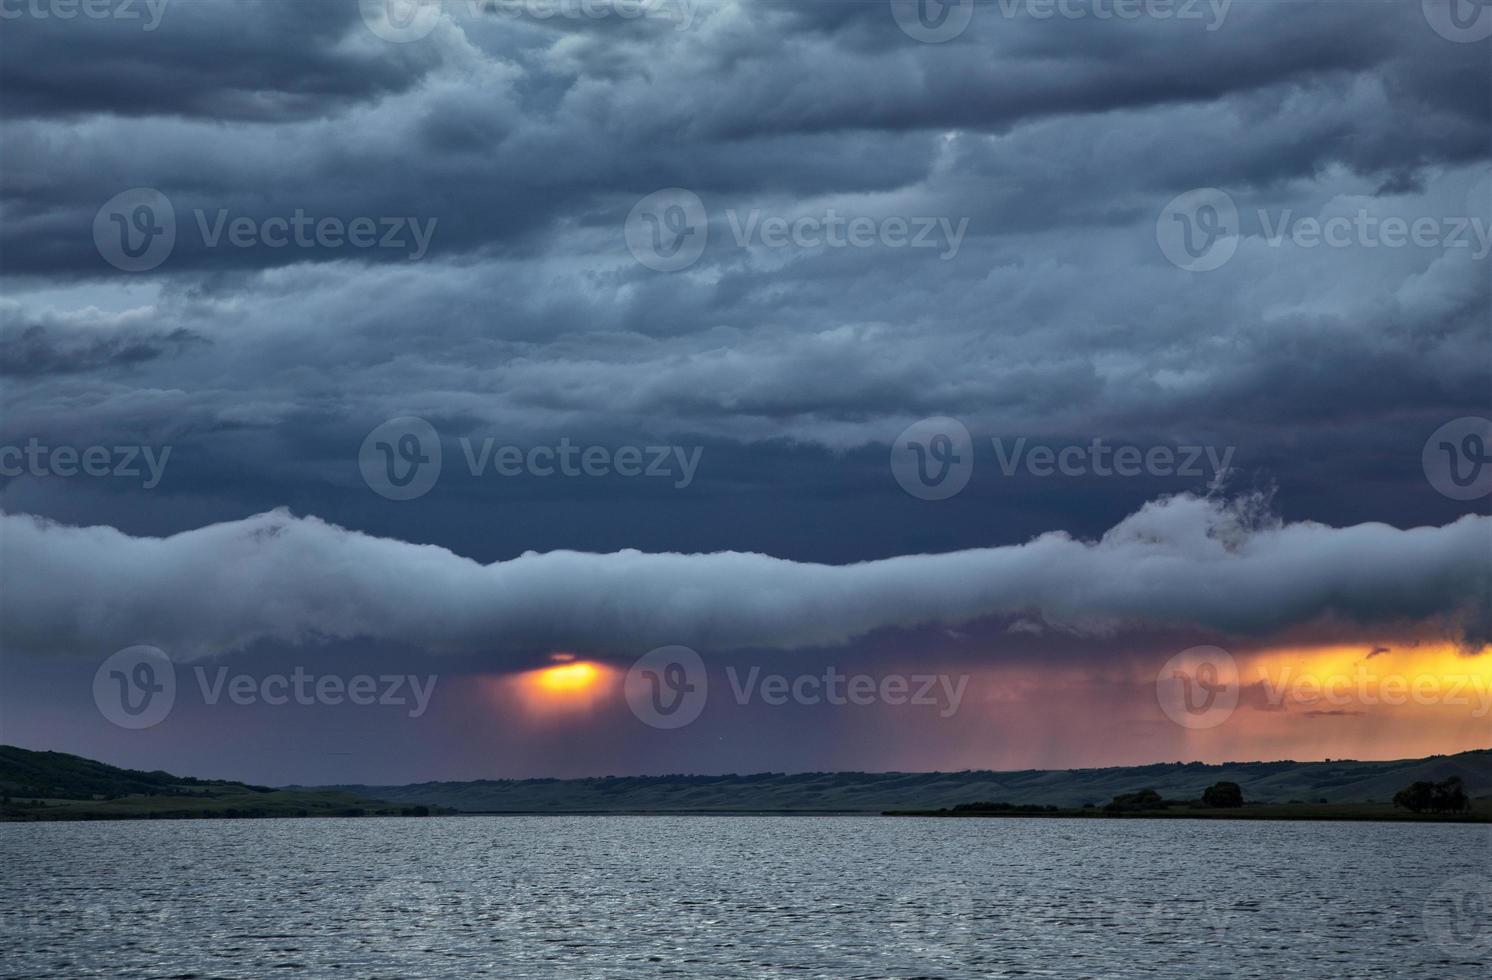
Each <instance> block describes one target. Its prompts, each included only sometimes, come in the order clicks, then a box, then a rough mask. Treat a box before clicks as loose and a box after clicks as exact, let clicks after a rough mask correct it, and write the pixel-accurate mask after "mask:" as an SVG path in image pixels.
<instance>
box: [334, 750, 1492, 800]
mask: <svg viewBox="0 0 1492 980" xmlns="http://www.w3.org/2000/svg"><path fill="white" fill-rule="evenodd" d="M1453 775H1456V776H1460V777H1461V778H1462V780H1463V782H1464V783H1465V785H1466V791H1467V793H1468V794H1469V795H1470V796H1472V797H1485V796H1492V749H1483V750H1480V751H1476V752H1465V753H1462V754H1460V755H1454V756H1433V757H1431V758H1428V759H1405V760H1399V761H1394V762H1350V761H1342V762H1238V763H1227V764H1225V765H1218V766H1208V765H1202V764H1201V763H1189V764H1181V763H1163V764H1158V765H1151V766H1129V767H1120V768H1112V769H1073V770H1026V771H1022V772H985V771H968V772H954V773H853V772H850V773H801V774H795V775H784V774H781V773H762V774H757V775H749V776H736V775H730V776H627V777H610V778H601V779H568V780H559V779H521V780H477V781H474V782H443V783H417V784H413V785H409V786H361V785H355V786H338V787H331V788H334V789H341V790H346V791H348V792H353V793H358V794H363V795H371V796H377V797H379V798H381V799H386V800H390V801H393V802H396V803H422V804H427V805H438V806H448V807H454V808H455V809H457V810H466V811H487V812H557V811H569V812H587V811H603V810H653V811H656V810H665V811H688V810H698V811H721V810H832V811H860V812H880V811H883V810H898V809H938V808H940V807H952V806H955V805H957V804H959V803H968V802H970V801H973V800H1009V801H1011V802H1017V803H1035V804H1043V805H1052V806H1059V807H1081V806H1082V805H1083V804H1085V803H1092V804H1095V805H1102V804H1104V803H1107V802H1108V801H1109V800H1111V799H1113V798H1114V797H1115V796H1118V795H1119V794H1121V793H1130V792H1134V791H1135V790H1137V789H1144V788H1151V789H1155V790H1157V791H1159V792H1160V794H1161V795H1162V796H1164V797H1166V798H1169V799H1194V798H1196V797H1197V796H1198V795H1199V794H1200V793H1201V791H1202V790H1203V789H1204V788H1205V787H1207V786H1210V785H1212V784H1213V783H1217V782H1220V781H1223V780H1227V781H1231V782H1236V783H1238V784H1239V785H1240V786H1242V787H1243V792H1244V796H1245V798H1246V799H1248V800H1250V801H1260V802H1273V803H1289V802H1291V801H1301V802H1307V803H1315V802H1317V801H1320V800H1325V801H1327V802H1329V803H1365V802H1373V801H1377V802H1382V803H1387V802H1388V801H1390V800H1391V799H1392V798H1393V795H1394V793H1396V792H1397V791H1399V790H1400V789H1403V788H1404V787H1405V786H1408V785H1409V784H1410V783H1412V782H1415V781H1416V780H1431V781H1435V782H1439V781H1441V780H1444V779H1445V778H1447V777H1448V776H1453Z"/></svg>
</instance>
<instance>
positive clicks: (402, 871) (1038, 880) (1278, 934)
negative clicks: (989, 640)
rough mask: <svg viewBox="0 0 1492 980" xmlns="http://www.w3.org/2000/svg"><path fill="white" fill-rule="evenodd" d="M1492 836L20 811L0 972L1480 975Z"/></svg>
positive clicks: (1301, 828) (1436, 829)
mask: <svg viewBox="0 0 1492 980" xmlns="http://www.w3.org/2000/svg"><path fill="white" fill-rule="evenodd" d="M1489 841H1492V837H1489V832H1488V829H1487V828H1485V827H1470V826H1446V825H1438V826H1437V825H1417V826H1401V825H1392V824H1307V823H1238V822H1229V823H1202V822H1198V821H1138V820H1126V821H1122V822H1119V821H1105V822H1099V821H1068V820H913V819H886V818H874V817H864V818H861V817H753V816H744V817H622V816H616V817H573V818H572V817H449V818H432V819H425V820H413V819H411V820H398V819H388V820H373V819H368V820H233V821H229V820H218V821H191V822H187V821H181V822H127V823H85V824H7V825H0V861H3V872H0V873H3V879H0V975H4V976H8V977H25V978H41V977H68V978H74V977H263V976H269V975H289V974H295V973H300V974H301V975H305V976H347V977H401V978H402V977H470V976H495V977H505V978H513V977H584V978H592V977H629V978H630V977H638V978H641V977H655V976H696V977H704V978H718V977H764V976H766V977H776V976H782V977H788V976H791V977H835V978H841V977H843V978H848V977H1008V976H1052V977H1141V976H1145V977H1152V976H1160V977H1186V978H1194V977H1201V976H1207V977H1269V978H1294V977H1322V978H1328V977H1329V978H1333V980H1335V978H1339V977H1354V978H1361V977H1396V978H1397V977H1421V976H1422V977H1462V976H1464V977H1476V978H1478V980H1485V978H1486V977H1488V976H1492V948H1489V946H1492V906H1485V905H1479V904H1478V901H1479V899H1480V898H1481V897H1483V896H1484V895H1485V892H1484V891H1483V892H1477V890H1476V886H1475V884H1474V883H1475V882H1479V881H1483V880H1484V879H1482V878H1480V877H1479V876H1480V875H1481V874H1484V873H1485V870H1486V865H1487V864H1488V856H1489V851H1488V844H1489ZM1467 876H1470V877H1469V878H1468V877H1467ZM1468 882H1472V883H1473V886H1471V887H1468Z"/></svg>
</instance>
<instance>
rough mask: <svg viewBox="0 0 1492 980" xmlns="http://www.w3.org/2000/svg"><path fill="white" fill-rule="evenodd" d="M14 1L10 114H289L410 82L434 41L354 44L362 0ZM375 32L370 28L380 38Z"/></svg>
mask: <svg viewBox="0 0 1492 980" xmlns="http://www.w3.org/2000/svg"><path fill="white" fill-rule="evenodd" d="M91 6H96V7H99V8H100V9H103V10H107V11H109V12H110V15H109V16H89V15H88V14H87V13H85V12H84V10H83V9H81V8H82V5H81V4H77V3H73V4H67V3H60V4H58V3H49V2H47V0H6V3H5V6H4V13H5V19H4V20H3V21H0V25H3V30H0V55H3V56H0V88H3V89H4V93H5V94H4V97H3V98H0V116H10V117H31V118H41V119H70V120H72V121H74V122H76V121H79V119H80V118H81V117H86V116H88V115H92V114H110V115H118V116H126V117H134V118H140V117H148V116H187V117H196V118H202V119H212V120H220V121H221V120H241V121H252V122H283V121H286V120H290V119H296V118H302V117H314V116H321V115H326V114H328V113H331V112H334V111H336V110H338V109H340V108H345V107H347V106H348V105H351V104H353V103H356V102H359V101H363V100H368V99H373V98H377V97H379V96H381V95H386V94H389V93H392V92H398V91H401V90H404V89H407V88H408V87H410V86H411V85H413V84H415V83H416V82H417V81H418V80H419V78H420V76H421V75H422V74H423V73H424V71H425V69H427V68H428V67H430V66H431V64H432V63H433V58H432V54H433V53H434V52H433V51H432V49H430V48H425V49H423V50H422V49H419V48H406V49H403V50H397V49H396V50H389V49H387V48H386V47H385V46H384V45H380V44H377V43H364V44H358V43H356V42H357V41H358V40H359V39H360V38H359V35H358V34H357V33H356V31H359V30H361V29H362V27H363V25H362V22H361V19H360V17H359V14H358V6H357V3H356V2H355V0H354V2H350V3H349V2H344V0H330V2H323V0H312V2H281V0H263V2H256V0H250V2H234V0H132V2H129V3H123V2H119V0H115V2H113V3H110V4H107V5H102V4H94V5H91ZM369 41H370V42H371V41H372V39H371V38H370V39H369Z"/></svg>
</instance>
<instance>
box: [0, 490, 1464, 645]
mask: <svg viewBox="0 0 1492 980" xmlns="http://www.w3.org/2000/svg"><path fill="white" fill-rule="evenodd" d="M1256 506H1257V501H1255V502H1253V503H1248V504H1239V505H1234V506H1225V505H1223V504H1221V503H1219V502H1217V501H1214V500H1207V499H1200V498H1195V497H1188V496H1180V497H1173V498H1169V499H1165V500H1161V501H1157V502H1154V503H1152V504H1149V505H1147V506H1146V507H1144V508H1143V509H1142V510H1140V511H1139V512H1138V513H1136V514H1134V515H1132V516H1131V517H1129V518H1128V519H1126V520H1124V521H1123V522H1121V523H1120V524H1118V525H1117V526H1115V527H1114V528H1113V529H1112V530H1110V531H1109V532H1108V533H1107V534H1105V535H1104V536H1103V537H1102V538H1101V539H1100V540H1097V541H1092V542H1085V541H1080V540H1076V539H1074V538H1072V537H1071V536H1069V535H1067V534H1064V533H1060V532H1058V533H1052V534H1047V535H1043V536H1041V537H1039V538H1037V539H1035V540H1033V541H1030V542H1028V543H1026V544H1022V545H1015V546H1006V547H997V548H982V549H974V550H968V551H961V552H955V553H951V554H940V555H907V556H902V557H897V558H891V559H885V560H881V561H873V562H864V563H858V564H853V565H847V566H827V565H815V564H806V563H799V562H793V561H786V560H782V559H778V558H773V557H770V556H767V555H761V554H741V553H720V554H697V555H687V554H643V553H640V552H635V551H625V552H619V553H615V554H606V555H601V554H583V553H576V552H554V553H549V554H527V555H523V556H521V557H518V558H514V559H511V560H509V561H503V562H496V563H493V564H490V565H482V564H479V563H477V562H475V561H472V560H470V559H467V558H463V557H460V556H458V555H455V554H452V553H451V552H450V551H447V550H445V549H443V548H439V547H434V546H430V545H415V544H409V543H406V542H402V541H395V540H388V539H382V538H375V537H371V536H369V535H366V534H360V533H357V532H353V531H348V530H345V529H343V528H340V527H336V526H335V525H332V524H328V523H326V522H324V521H320V520H317V519H315V518H300V517H294V516H291V515H290V514H288V513H285V512H283V511H279V512H274V513H269V514H261V515H259V516H257V517H253V518H250V519H248V520H243V521H236V522H233V523H228V524H220V525H214V526H211V527H204V528H201V529H198V530H194V531H190V532H185V533H182V534H177V535H173V536H171V537H169V538H132V537H128V536H126V535H124V534H121V533H120V532H118V531H116V530H114V529H112V528H101V527H91V528H78V527H64V526H60V525H56V524H51V523H47V522H43V521H40V520H37V519H35V518H31V517H26V516H19V515H6V516H5V517H4V525H3V527H4V542H5V554H4V559H5V560H4V562H3V569H4V571H3V573H0V574H3V580H0V581H3V585H4V590H3V592H4V606H3V614H4V619H5V623H6V643H7V645H8V646H9V647H11V648H14V649H17V650H26V651H32V652H52V653H64V652H78V653H88V654H96V653H97V652H98V651H99V650H101V649H106V648H110V647H123V646H128V645H131V644H134V643H142V642H143V643H152V644H155V645H158V646H161V647H163V648H165V649H167V650H169V651H171V653H172V654H173V655H175V656H179V657H182V658H192V657H201V656H208V655H212V654H215V653H223V652H228V651H232V650H236V649H241V648H244V647H247V646H250V645H252V644H255V643H257V642H261V641H279V642H289V643H305V642H316V641H322V640H336V639H367V640H374V641H384V642H393V643H397V644H404V645H409V646H412V647H417V648H421V649H426V650H431V651H462V652H484V653H488V654H490V655H491V656H492V657H493V658H494V659H496V660H498V661H501V660H503V659H504V658H505V657H508V656H512V655H514V654H516V653H518V652H520V651H529V650H532V649H534V648H536V647H537V648H541V649H542V648H550V649H580V650H585V651H605V652H631V653H634V654H636V653H640V652H642V651H644V650H646V649H648V648H650V647H655V646H661V645H666V644H672V643H683V644H686V645H691V646H695V647H698V648H700V649H702V650H729V649H737V648H745V647H765V648H793V647H809V646H821V645H829V644H838V643H843V642H845V641H847V640H849V639H851V638H854V637H857V636H861V635H863V634H866V633H868V632H871V631H873V630H877V629H881V628H885V627H912V626H919V625H924V624H944V625H956V624H960V623H966V622H969V621H972V620H976V619H981V618H985V617H994V616H1015V615H1020V616H1023V617H1027V618H1028V619H1029V618H1032V617H1034V618H1037V619H1039V620H1041V621H1044V622H1045V623H1047V624H1050V625H1052V626H1056V627H1059V628H1065V629H1070V630H1077V631H1099V632H1112V631H1115V630H1120V629H1124V628H1126V627H1132V626H1140V625H1143V626H1156V625H1161V626H1193V627H1200V628H1205V629H1210V630H1216V631H1222V632H1226V633H1239V634H1267V633H1270V632H1274V631H1280V630H1284V629H1287V628H1289V627H1292V626H1298V625H1304V624H1309V623H1312V622H1315V621H1319V620H1321V619H1323V618H1328V617H1329V618H1335V619H1337V620H1339V621H1341V622H1343V623H1350V624H1357V625H1366V626H1372V625H1375V624H1378V625H1388V624H1403V623H1405V622H1417V623H1422V624H1430V625H1431V626H1433V628H1434V629H1435V630H1437V631H1439V632H1441V633H1454V634H1457V635H1459V636H1461V637H1462V638H1464V639H1466V640H1468V641H1471V642H1473V643H1478V644H1479V643H1484V642H1486V641H1487V639H1488V632H1487V628H1488V624H1489V622H1492V620H1489V616H1488V595H1489V585H1492V582H1489V574H1492V573H1489V565H1488V561H1487V559H1488V555H1489V549H1492V519H1489V518H1482V517H1472V516H1468V517H1466V518H1463V519H1462V520H1460V521H1457V522H1456V523H1454V524H1451V525H1448V526H1445V527H1440V528H1416V529H1413V530H1407V531H1404V530H1398V529H1395V528H1392V527H1388V526H1386V525H1381V524H1379V525H1373V524H1367V525H1360V526H1357V527H1349V528H1330V527H1325V526H1322V525H1319V524H1312V523H1296V524H1282V523H1279V522H1277V521H1268V520H1266V521H1261V520H1260V519H1259V518H1260V515H1259V514H1258V513H1257V512H1256V509H1255V508H1256Z"/></svg>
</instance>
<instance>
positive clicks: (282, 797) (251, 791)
mask: <svg viewBox="0 0 1492 980" xmlns="http://www.w3.org/2000/svg"><path fill="white" fill-rule="evenodd" d="M430 812H433V811H432V809H431V808H429V807H424V806H421V805H418V804H392V803H388V802H385V801H381V800H371V799H367V798H365V797H363V796H360V795H358V794H354V793H348V792H343V791H337V790H302V789H293V790H281V789H271V788H269V787H267V786H249V785H246V784H244V783H234V782H229V781H226V780H220V779H193V778H191V777H188V776H173V775H171V774H170V773H167V772H160V771H156V772H141V771H139V770H134V769H119V768H116V767H115V766H110V765H105V764H104V763H102V762H95V761H93V760H92V759H84V758H82V757H81V756H76V755H68V754H66V753H64V752H32V751H30V750H28V749H19V748H15V747H14V746H9V745H0V820H8V821H33V820H131V819H135V820H138V819H155V820H161V819H190V818H198V817H359V816H426V815H428V814H429V813H430Z"/></svg>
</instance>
